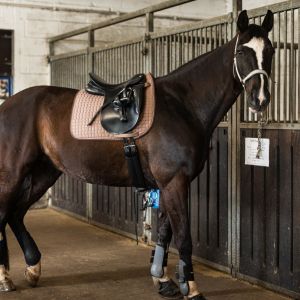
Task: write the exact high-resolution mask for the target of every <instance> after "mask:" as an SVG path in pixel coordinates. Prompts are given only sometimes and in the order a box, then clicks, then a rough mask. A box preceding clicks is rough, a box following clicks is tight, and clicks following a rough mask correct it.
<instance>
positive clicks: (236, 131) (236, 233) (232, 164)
mask: <svg viewBox="0 0 300 300" xmlns="http://www.w3.org/2000/svg"><path fill="white" fill-rule="evenodd" d="M241 10H242V0H232V19H233V24H232V30H233V32H232V33H233V34H232V37H234V36H235V33H236V21H237V18H238V14H239V12H240V11H241ZM229 116H230V117H229V122H228V123H229V124H228V125H229V126H228V129H229V141H228V142H229V145H230V146H229V148H230V150H231V151H229V155H228V162H229V168H230V169H231V183H230V187H231V191H230V195H231V197H230V198H229V203H228V204H229V207H230V212H229V216H230V218H229V222H228V223H229V226H230V228H229V233H230V236H229V235H228V238H229V253H230V255H229V257H228V260H229V261H228V263H229V266H230V267H231V274H232V276H233V277H236V276H237V272H238V271H239V264H240V251H239V248H240V97H239V98H238V99H237V101H236V102H235V103H234V105H233V106H232V109H231V112H230V114H229Z"/></svg>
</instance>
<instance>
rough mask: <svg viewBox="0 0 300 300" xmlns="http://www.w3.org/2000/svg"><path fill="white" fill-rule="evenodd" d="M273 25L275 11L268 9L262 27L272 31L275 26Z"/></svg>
mask: <svg viewBox="0 0 300 300" xmlns="http://www.w3.org/2000/svg"><path fill="white" fill-rule="evenodd" d="M273 25H274V16H273V13H272V12H271V11H270V10H268V12H267V14H266V16H265V18H264V21H263V23H262V25H261V26H262V27H263V28H264V29H265V30H266V31H267V32H270V31H271V30H272V28H273Z"/></svg>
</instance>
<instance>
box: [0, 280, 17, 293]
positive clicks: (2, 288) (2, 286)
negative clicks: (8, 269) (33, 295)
mask: <svg viewBox="0 0 300 300" xmlns="http://www.w3.org/2000/svg"><path fill="white" fill-rule="evenodd" d="M15 290H16V287H15V285H14V284H13V282H12V281H11V280H10V279H5V280H3V281H0V292H13V291H15Z"/></svg>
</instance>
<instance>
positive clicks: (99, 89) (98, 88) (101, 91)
mask: <svg viewBox="0 0 300 300" xmlns="http://www.w3.org/2000/svg"><path fill="white" fill-rule="evenodd" d="M89 75H90V78H91V81H90V82H89V83H88V86H87V87H86V91H87V92H89V93H90V94H93V95H103V96H105V95H106V94H107V93H111V92H115V91H117V90H121V89H122V88H124V87H125V86H126V85H136V84H137V83H139V82H140V81H141V79H142V78H143V77H144V76H145V75H144V74H136V75H134V76H133V77H131V78H130V79H129V80H127V81H124V82H121V83H117V84H111V83H108V82H106V81H105V80H104V79H102V78H101V77H100V76H98V75H96V74H95V73H89Z"/></svg>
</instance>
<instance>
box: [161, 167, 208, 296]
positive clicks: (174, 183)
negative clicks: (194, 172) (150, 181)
mask: <svg viewBox="0 0 300 300" xmlns="http://www.w3.org/2000/svg"><path fill="white" fill-rule="evenodd" d="M161 191H162V196H163V197H162V201H163V204H164V206H165V209H166V211H167V213H168V217H169V220H170V223H171V227H172V231H173V234H174V241H175V245H176V247H177V249H178V251H179V257H180V260H179V265H178V274H177V276H178V280H179V286H180V291H181V293H182V294H183V295H184V296H187V297H188V299H193V300H203V299H205V298H204V297H203V296H202V295H201V294H200V293H199V291H198V288H197V285H196V283H195V281H194V273H193V264H192V238H191V234H190V226H189V219H188V202H187V196H188V180H187V178H186V177H185V176H184V175H183V174H181V173H178V174H177V175H176V176H175V177H174V178H173V179H172V180H171V181H170V182H169V183H168V184H167V185H166V186H164V187H162V188H161Z"/></svg>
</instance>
